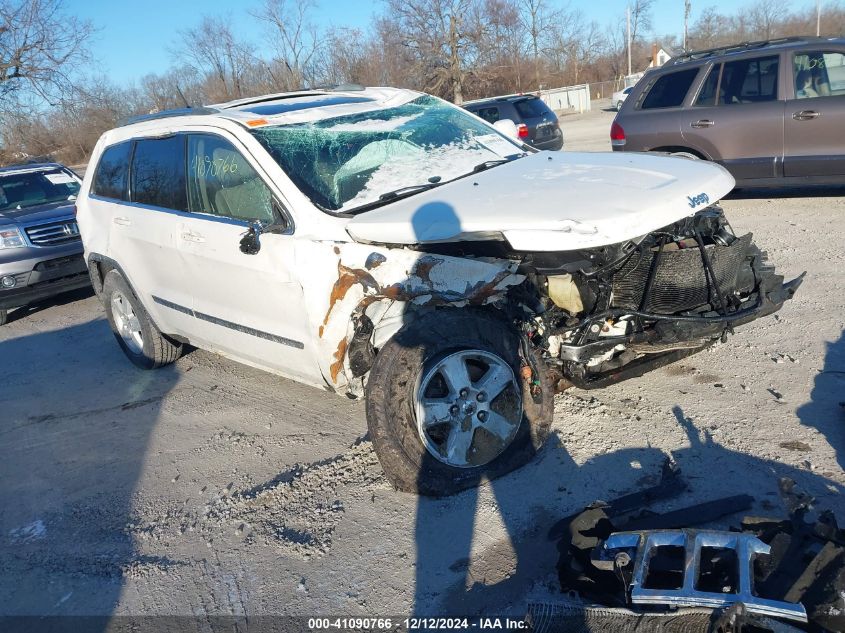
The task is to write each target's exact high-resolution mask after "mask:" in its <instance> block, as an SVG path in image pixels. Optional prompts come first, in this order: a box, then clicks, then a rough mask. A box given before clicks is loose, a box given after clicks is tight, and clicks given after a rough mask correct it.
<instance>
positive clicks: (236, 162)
mask: <svg viewBox="0 0 845 633" xmlns="http://www.w3.org/2000/svg"><path fill="white" fill-rule="evenodd" d="M188 202H189V208H190V210H191V211H193V212H196V213H210V214H212V215H219V216H222V217H228V218H234V219H236V220H243V221H246V222H252V221H255V220H258V221H261V222H267V223H269V222H273V220H274V215H273V195H272V193H271V192H270V189H269V188H268V187H267V185H266V184H265V183H264V181H263V180H262V179H261V177H260V176H259V175H258V173H257V172H256V171H255V169H253V167H252V165H250V164H249V162H248V161H247V160H246V159H245V158H244V157H243V155H242V154H241V153H240V152H239V151H238V150H237V149H235V147H234V146H233V145H232V144H231V143H230V142H229V141H227V140H226V139H223V138H221V137H219V136H215V135H213V134H191V135H189V136H188Z"/></svg>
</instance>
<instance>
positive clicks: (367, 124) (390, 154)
mask: <svg viewBox="0 0 845 633" xmlns="http://www.w3.org/2000/svg"><path fill="white" fill-rule="evenodd" d="M252 133H253V134H254V135H255V137H256V138H257V139H258V141H259V142H260V143H261V144H262V145H263V146H264V147H265V148H266V149H267V151H268V152H269V153H270V155H271V156H272V157H273V159H274V160H275V161H276V162H277V163H278V164H279V165H280V166H281V167H282V169H283V170H284V171H285V173H286V174H287V175H288V176H289V177H290V178H291V180H293V182H294V183H295V184H296V185H297V186H298V187H299V188H300V190H301V191H302V192H303V193H305V194H306V195H307V196H308V197H309V198H310V199H311V200H312V201H313V202H314V203H315V204H317V205H319V206H320V207H322V208H324V209H328V210H331V211H341V212H346V211H351V210H354V209H355V208H356V207H360V206H362V205H367V204H370V203H373V202H377V201H378V200H379V198H380V196H384V194H386V193H389V192H393V191H396V190H397V189H402V188H403V187H413V186H416V185H422V184H426V183H430V184H432V185H433V184H434V183H443V182H447V181H449V180H452V179H454V178H458V177H460V176H464V175H466V174H468V173H471V172H472V171H473V168H474V167H476V166H477V165H480V164H482V163H485V162H487V161H496V160H500V159H503V158H510V157H515V156H519V155H522V154H523V153H524V152H523V150H522V149H521V147H520V146H519V145H517V144H516V143H514V142H512V141H510V140H509V139H507V138H506V137H504V136H503V135H501V134H499V133H498V132H496V131H494V130H491V129H490V128H489V127H488V126H486V125H484V124H483V123H481V122H480V121H477V120H476V119H475V118H473V117H471V116H469V115H468V114H467V113H466V112H464V111H463V110H461V109H460V108H456V107H454V106H452V105H450V104H447V103H446V102H444V101H441V100H439V99H436V98H434V97H430V96H422V97H419V98H418V99H415V100H413V101H411V102H409V103H406V104H404V105H401V106H398V107H395V108H388V109H383V110H375V111H372V112H363V113H358V114H352V115H346V116H340V117H335V118H332V119H323V120H320V121H312V122H308V123H295V124H290V125H275V126H267V127H263V128H260V129H256V130H253V131H252Z"/></svg>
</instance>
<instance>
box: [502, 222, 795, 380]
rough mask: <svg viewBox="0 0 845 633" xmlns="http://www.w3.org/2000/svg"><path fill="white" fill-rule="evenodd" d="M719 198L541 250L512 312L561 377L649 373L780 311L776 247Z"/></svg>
mask: <svg viewBox="0 0 845 633" xmlns="http://www.w3.org/2000/svg"><path fill="white" fill-rule="evenodd" d="M751 238H752V236H751V234H750V233H749V234H746V235H742V236H737V235H736V234H735V233H734V231H733V229H732V228H731V226H730V225H729V224H728V222H727V220H726V219H725V217H724V215H723V213H722V210H721V209H720V208H719V207H717V206H715V205H714V206H711V207H708V208H706V209H704V210H702V211H699V212H698V213H696V214H695V215H692V216H689V217H687V218H684V219H683V220H681V221H679V222H676V223H674V224H671V225H669V226H666V227H664V228H662V229H659V230H657V231H654V232H651V233H648V234H646V235H643V236H640V237H638V238H635V239H632V240H628V241H625V242H622V243H619V244H613V245H608V246H602V247H599V248H594V249H589V250H583V251H566V252H547V253H536V254H532V255H529V256H527V257H525V258H524V259H523V261H522V263H521V265H520V268H519V272H520V273H522V274H524V275H526V281H525V282H524V283H522V284H520V285H519V286H515V287H513V288H511V289H510V292H509V302H508V303H509V304H510V305H509V307H508V309H509V311H512V313H511V314H510V316H512V317H513V318H514V319H515V320H516V321H517V322H518V323H519V324H520V327H521V328H522V329H523V332H524V334H525V336H526V338H527V339H528V341H529V342H530V343H531V344H532V345H533V346H535V347H537V348H539V349H540V350H542V355H543V357H544V359H545V360H546V362H547V364H548V366H549V368H550V369H551V370H552V371H553V372H555V373H556V374H558V377H559V378H562V379H565V380H567V381H568V382H570V383H572V384H575V385H577V386H579V387H582V388H594V387H601V386H606V385H607V384H610V383H613V382H617V381H619V380H623V379H625V378H630V377H634V376H639V375H642V374H643V373H645V372H646V371H649V370H651V369H655V368H656V367H659V366H662V365H665V364H668V363H670V362H674V361H675V360H678V359H679V358H682V357H684V356H686V355H689V354H691V353H694V352H696V351H699V350H701V349H703V348H705V347H707V346H708V345H710V344H711V343H713V342H715V341H717V340H719V339H723V340H724V339H725V338H726V336H727V334H728V333H732V332H733V327H734V326H736V325H741V324H743V323H747V322H749V321H752V320H754V319H756V318H758V317H761V316H765V315H767V314H771V313H772V312H775V311H776V310H778V309H779V308H780V307H781V305H783V303H784V301H786V300H787V299H790V298H791V297H792V295H793V294H794V293H795V291H796V290H797V288H798V286H799V285H800V284H801V282H802V280H803V274H802V275H800V276H799V277H797V278H796V279H794V280H793V281H791V282H789V283H786V284H784V283H783V277H782V276H780V275H777V274H775V272H774V267H773V266H771V265H769V264H768V263H767V261H766V253H765V252H762V251H760V250H759V249H758V248H757V247H756V246H755V245H754V244H753V243H752V241H751Z"/></svg>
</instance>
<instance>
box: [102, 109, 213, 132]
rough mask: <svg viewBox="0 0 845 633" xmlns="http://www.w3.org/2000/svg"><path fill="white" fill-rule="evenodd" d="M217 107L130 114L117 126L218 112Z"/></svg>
mask: <svg viewBox="0 0 845 633" xmlns="http://www.w3.org/2000/svg"><path fill="white" fill-rule="evenodd" d="M218 112H219V110H218V109H217V108H208V107H205V106H200V107H199V108H176V109H174V110H162V111H161V112H153V113H152V114H139V115H137V116H130V117H127V118H125V119H123V120H122V121H119V122H118V124H117V127H124V126H126V125H132V124H133V123H141V122H142V121H155V120H156V119H169V118H170V117H176V116H191V115H195V114H217V113H218Z"/></svg>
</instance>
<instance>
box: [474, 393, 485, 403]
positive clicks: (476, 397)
mask: <svg viewBox="0 0 845 633" xmlns="http://www.w3.org/2000/svg"><path fill="white" fill-rule="evenodd" d="M475 399H476V400H478V401H479V402H484V401H485V400H487V394H486V393H484V392H483V391H480V392H478V395H477V396H475Z"/></svg>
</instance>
